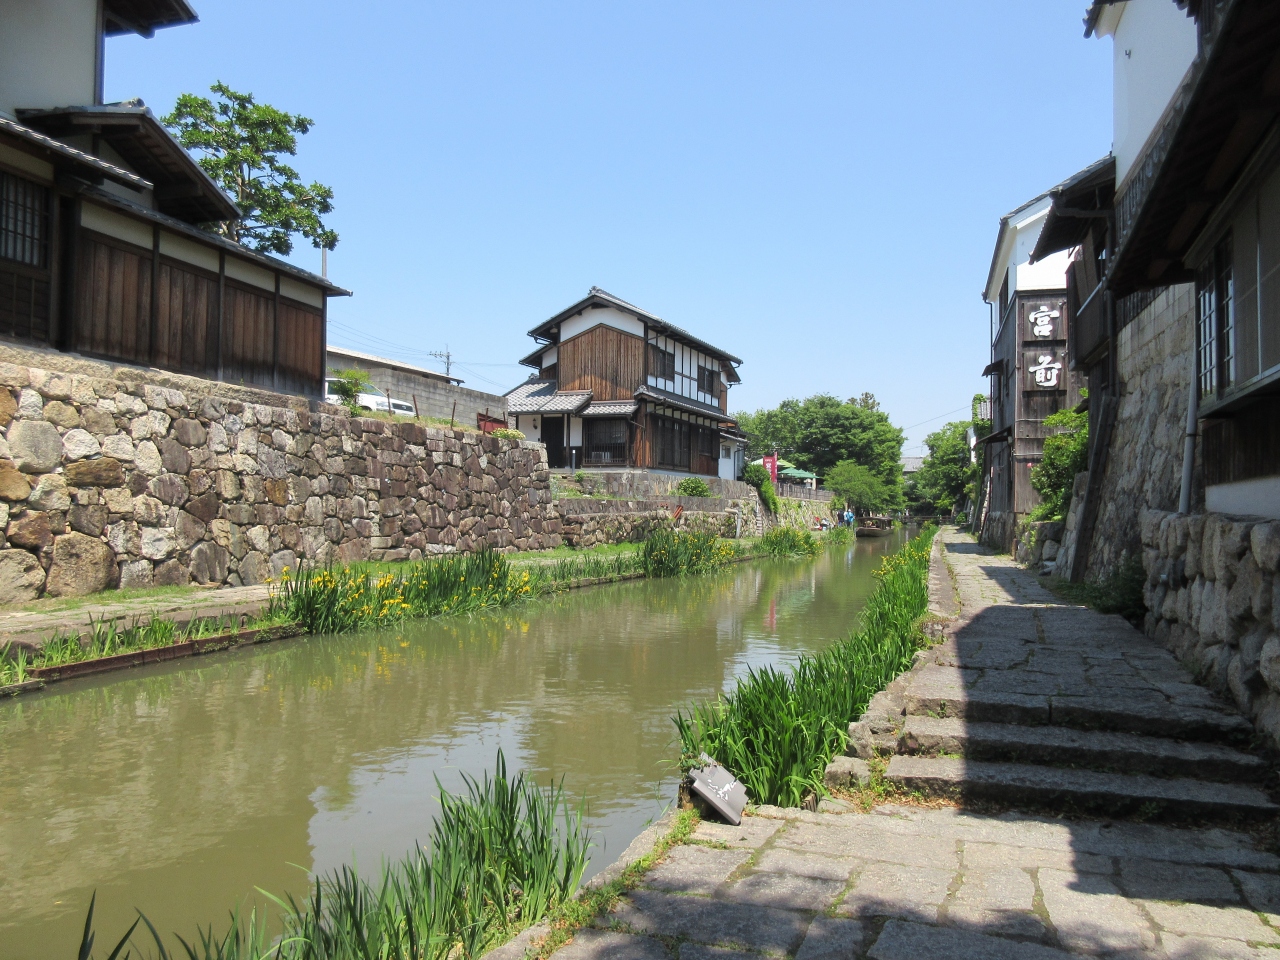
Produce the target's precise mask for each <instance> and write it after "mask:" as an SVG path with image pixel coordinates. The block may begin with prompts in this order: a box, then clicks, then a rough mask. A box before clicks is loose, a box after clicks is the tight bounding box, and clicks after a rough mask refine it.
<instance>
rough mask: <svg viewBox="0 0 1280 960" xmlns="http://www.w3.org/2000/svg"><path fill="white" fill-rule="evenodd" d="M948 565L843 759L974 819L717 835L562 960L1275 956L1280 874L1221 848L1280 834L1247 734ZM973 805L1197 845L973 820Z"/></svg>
mask: <svg viewBox="0 0 1280 960" xmlns="http://www.w3.org/2000/svg"><path fill="white" fill-rule="evenodd" d="M939 542H940V546H939V552H940V553H941V552H942V551H945V553H946V557H947V561H948V563H949V565H950V568H951V571H952V573H953V575H954V583H955V589H956V592H958V594H959V600H960V611H959V617H958V619H957V620H956V621H955V622H954V623H953V624H952V625H951V626H950V627H949V628H948V629H947V631H946V636H945V638H944V641H943V642H942V643H941V644H939V645H938V646H937V647H934V648H933V649H932V650H931V651H929V652H928V654H926V655H923V656H921V657H920V658H919V660H918V662H917V664H916V666H915V667H914V668H913V669H912V670H911V671H910V672H909V673H908V674H906V675H904V676H903V677H902V678H899V680H898V681H895V683H894V684H893V685H891V687H890V689H889V690H887V691H885V693H883V694H880V695H878V696H877V698H876V699H875V700H873V702H872V705H871V707H870V708H869V709H868V715H867V716H866V717H864V718H863V720H862V721H860V722H859V723H858V724H854V725H853V726H852V727H851V735H852V739H851V745H850V750H851V752H852V753H855V754H856V753H858V752H861V753H863V755H864V756H865V755H868V754H869V753H871V752H872V751H877V752H889V753H892V754H894V756H893V757H892V758H891V760H890V763H889V777H890V779H893V780H896V781H897V782H899V783H900V784H902V785H903V786H904V787H906V788H908V789H911V790H914V791H918V792H921V793H933V794H942V795H948V796H952V797H955V798H957V799H958V800H959V801H960V802H961V806H960V807H941V808H938V807H933V808H930V807H925V806H906V805H884V806H881V807H878V808H877V809H875V810H874V811H873V812H871V813H869V814H862V813H857V812H852V811H851V810H849V809H848V808H845V807H842V805H840V804H833V803H830V802H826V803H824V804H823V812H818V813H808V812H804V811H798V810H783V809H779V808H773V807H762V808H758V809H757V810H755V811H754V815H752V816H749V817H748V818H746V819H745V820H744V821H743V824H742V826H741V827H729V826H725V825H721V824H713V823H703V824H702V825H700V826H699V828H698V830H697V831H696V832H695V834H694V835H693V836H692V838H691V839H690V842H689V843H687V844H685V845H682V846H679V847H676V848H674V849H673V850H672V851H671V852H670V853H669V854H668V856H667V857H666V858H665V860H664V861H663V862H661V863H660V864H658V865H656V866H655V867H654V868H653V869H652V870H650V872H649V873H648V874H647V875H646V876H645V878H644V880H643V882H642V884H641V887H640V888H639V889H637V890H635V891H633V892H632V893H631V894H629V895H628V896H627V897H626V898H625V899H624V900H623V902H622V903H620V904H619V906H618V907H617V908H616V909H615V910H614V911H613V912H612V913H610V914H609V915H607V916H605V917H602V918H600V919H599V920H598V921H597V923H596V925H595V927H594V928H593V929H588V930H584V931H582V932H580V933H579V934H578V935H577V936H576V937H575V939H574V940H573V941H572V942H571V943H570V944H568V945H567V946H565V947H563V948H562V949H560V950H559V951H557V953H556V954H555V956H556V957H557V958H561V960H584V958H603V957H609V958H644V960H649V958H669V960H677V958H678V960H691V958H699V960H701V958H746V957H759V956H761V955H767V956H786V957H795V958H797V960H801V958H802V960H819V958H823V960H826V958H831V960H835V958H872V960H916V958H931V960H944V958H951V957H956V958H961V957H963V958H970V957H972V958H996V960H1003V958H1010V960H1013V958H1029V960H1049V958H1065V957H1069V956H1108V957H1134V958H1137V957H1143V958H1148V957H1149V958H1176V960H1184V958H1186V960H1189V958H1246V957H1248V958H1270V960H1276V958H1277V957H1280V859H1278V858H1277V857H1276V856H1275V855H1274V854H1272V853H1270V852H1268V851H1265V850H1262V849H1259V848H1258V847H1257V846H1256V844H1255V843H1254V841H1253V839H1252V838H1251V837H1250V835H1249V834H1247V833H1244V832H1241V831H1240V830H1236V829H1227V828H1226V827H1225V826H1221V825H1215V824H1227V823H1232V824H1238V823H1241V822H1243V821H1245V820H1257V819H1259V818H1263V819H1265V818H1271V817H1274V814H1275V807H1274V806H1273V805H1272V804H1271V801H1270V798H1269V797H1268V796H1267V794H1266V793H1265V791H1263V790H1262V789H1261V788H1260V787H1259V786H1258V785H1257V781H1259V780H1260V779H1261V777H1262V776H1263V775H1264V773H1265V772H1266V765H1265V764H1264V763H1263V762H1262V761H1261V760H1260V759H1259V758H1257V757H1255V756H1253V755H1252V754H1250V753H1248V752H1247V750H1242V749H1239V747H1240V746H1241V745H1242V744H1244V743H1245V742H1246V741H1247V739H1248V736H1249V733H1250V729H1249V727H1248V724H1247V723H1245V722H1244V721H1243V720H1242V719H1241V718H1240V717H1239V716H1237V715H1236V714H1235V713H1234V712H1232V711H1231V710H1230V709H1228V708H1227V707H1226V706H1225V705H1223V704H1222V703H1221V702H1219V701H1218V700H1216V699H1215V698H1214V697H1213V696H1212V695H1211V694H1209V693H1208V692H1207V691H1205V690H1204V689H1203V688H1201V687H1199V686H1197V685H1196V684H1194V683H1193V682H1192V681H1191V678H1190V677H1189V676H1188V675H1187V674H1186V673H1185V671H1183V670H1182V668H1181V667H1180V666H1179V665H1178V664H1177V663H1176V661H1174V660H1173V658H1172V657H1171V656H1170V655H1169V654H1168V653H1167V652H1166V651H1164V650H1163V649H1161V648H1159V647H1158V646H1156V645H1155V644H1153V643H1152V642H1151V641H1149V640H1148V639H1147V638H1146V637H1144V636H1143V635H1141V634H1140V633H1138V632H1137V631H1136V630H1134V629H1133V628H1132V627H1130V626H1129V625H1128V624H1127V623H1125V622H1124V621H1123V620H1120V619H1119V618H1118V617H1105V616H1102V615H1100V614H1096V613H1093V612H1091V611H1088V610H1085V609H1083V608H1080V607H1073V606H1069V605H1064V604H1061V603H1059V602H1058V601H1057V600H1055V598H1054V597H1053V596H1052V595H1051V594H1049V593H1048V591H1046V590H1045V589H1044V588H1043V587H1042V586H1041V585H1040V584H1039V583H1037V582H1036V580H1035V578H1034V577H1033V576H1032V575H1030V574H1028V573H1026V572H1025V571H1022V570H1021V569H1020V568H1018V567H1016V566H1015V565H1014V564H1013V562H1012V561H1010V560H1008V559H1007V558H1001V557H993V556H990V555H989V554H988V553H987V552H986V551H984V550H982V549H980V548H978V547H977V545H976V544H974V543H972V541H971V540H968V539H967V538H963V537H961V536H960V535H958V534H956V533H955V532H952V531H946V532H944V533H943V534H941V535H940V537H939ZM947 586H948V588H949V587H950V583H948V584H947ZM935 589H938V587H937V585H936V581H935ZM895 768H896V769H895ZM978 798H981V799H983V800H984V801H988V802H989V801H1003V802H1004V803H1005V804H1006V805H1008V806H1017V805H1019V804H1020V803H1023V802H1026V803H1029V804H1034V805H1035V807H1036V808H1037V809H1042V810H1043V809H1047V810H1050V811H1053V810H1054V809H1055V808H1056V809H1058V810H1062V811H1068V812H1070V813H1072V814H1079V813H1080V812H1081V811H1084V810H1093V811H1094V812H1095V813H1097V814H1098V815H1100V816H1106V815H1107V814H1108V812H1110V811H1117V812H1125V811H1128V812H1130V813H1137V814H1139V815H1140V816H1141V817H1145V818H1147V819H1151V818H1153V817H1165V818H1168V819H1170V820H1174V821H1177V820H1184V821H1185V820H1188V819H1192V820H1194V821H1196V822H1197V823H1198V824H1200V825H1198V826H1181V827H1180V826H1172V825H1167V824H1157V823H1149V822H1137V821H1135V820H1133V819H1130V820H1120V819H1114V820H1113V819H1091V818H1088V817H1085V816H1079V815H1076V816H1073V817H1071V818H1066V817H1061V816H1057V815H1055V814H1054V813H1053V812H1050V813H1045V814H1029V813H1013V812H1010V813H1003V814H999V815H987V814H982V813H978V812H973V811H971V810H970V811H966V810H965V809H963V804H964V802H965V801H967V800H970V799H978ZM1206 823H1207V824H1210V825H1209V826H1205V825H1203V824H1206ZM499 953H500V954H502V953H504V951H499ZM505 953H506V954H507V955H510V956H519V953H518V952H511V951H505Z"/></svg>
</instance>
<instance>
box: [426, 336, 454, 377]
mask: <svg viewBox="0 0 1280 960" xmlns="http://www.w3.org/2000/svg"><path fill="white" fill-rule="evenodd" d="M427 356H428V357H439V358H440V359H441V360H443V361H444V375H445V376H446V377H447V376H449V374H450V373H451V372H452V371H453V354H452V353H450V352H449V345H448V344H447V343H446V344H445V345H444V349H443V350H432V351H431V352H429V353H428V354H427Z"/></svg>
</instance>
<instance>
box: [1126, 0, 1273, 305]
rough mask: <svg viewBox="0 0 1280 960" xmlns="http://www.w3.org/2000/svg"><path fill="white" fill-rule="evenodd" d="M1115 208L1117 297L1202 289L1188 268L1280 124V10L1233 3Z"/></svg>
mask: <svg viewBox="0 0 1280 960" xmlns="http://www.w3.org/2000/svg"><path fill="white" fill-rule="evenodd" d="M1213 13H1214V17H1213V20H1212V22H1209V23H1206V22H1204V21H1201V22H1200V23H1199V27H1200V38H1201V51H1200V54H1199V56H1198V57H1197V59H1196V61H1195V63H1194V65H1193V67H1192V69H1191V71H1190V73H1189V76H1188V78H1187V80H1186V82H1185V83H1184V85H1183V87H1182V88H1181V89H1180V90H1179V91H1178V93H1177V94H1175V96H1174V98H1173V100H1172V101H1171V102H1170V105H1169V107H1168V108H1167V109H1166V112H1165V115H1164V117H1163V118H1162V120H1161V123H1160V124H1159V125H1158V126H1157V128H1156V130H1155V131H1154V132H1153V134H1152V138H1151V140H1150V141H1149V142H1148V144H1147V147H1146V149H1145V150H1144V151H1143V154H1142V155H1141V156H1140V157H1139V158H1138V160H1137V162H1136V163H1135V164H1134V165H1133V172H1132V173H1130V175H1129V176H1128V178H1127V180H1126V182H1125V183H1124V184H1123V185H1122V186H1121V189H1120V190H1119V191H1118V193H1117V196H1116V200H1115V209H1116V235H1117V239H1116V244H1115V251H1114V254H1113V258H1112V263H1111V266H1110V269H1109V272H1108V283H1109V285H1110V287H1111V289H1112V290H1113V292H1114V293H1115V294H1116V295H1117V296H1124V295H1126V294H1129V293H1132V292H1135V291H1137V290H1143V289H1150V288H1154V287H1163V286H1168V285H1169V284H1172V283H1183V282H1188V281H1190V280H1191V279H1193V275H1192V272H1191V269H1190V268H1189V266H1188V265H1187V264H1186V263H1185V262H1184V257H1185V256H1186V254H1187V252H1188V250H1189V249H1190V247H1191V245H1192V244H1193V243H1194V242H1195V240H1196V238H1197V236H1198V235H1199V233H1200V231H1201V230H1202V229H1203V228H1204V226H1205V224H1206V222H1207V221H1208V219H1209V217H1210V216H1211V215H1212V213H1213V211H1214V210H1215V209H1216V208H1217V207H1218V205H1219V204H1220V203H1221V202H1222V201H1223V200H1224V199H1225V197H1226V195H1227V194H1228V192H1229V191H1230V190H1231V188H1232V186H1233V185H1234V183H1235V182H1236V179H1237V177H1238V175H1239V173H1240V172H1241V170H1242V169H1243V168H1244V167H1245V165H1246V164H1247V163H1248V161H1249V159H1250V157H1251V156H1252V154H1253V152H1254V151H1255V150H1256V148H1257V147H1258V145H1259V144H1260V143H1261V142H1262V140H1263V138H1264V137H1265V136H1266V135H1267V132H1268V130H1270V129H1271V128H1272V127H1273V125H1274V124H1275V122H1276V118H1277V116H1280V4H1277V3H1274V2H1269V0H1225V3H1224V4H1223V5H1222V6H1221V7H1217V8H1214V10H1213Z"/></svg>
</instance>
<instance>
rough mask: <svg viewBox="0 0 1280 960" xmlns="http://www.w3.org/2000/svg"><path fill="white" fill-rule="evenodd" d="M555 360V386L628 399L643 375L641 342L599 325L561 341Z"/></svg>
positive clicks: (599, 397)
mask: <svg viewBox="0 0 1280 960" xmlns="http://www.w3.org/2000/svg"><path fill="white" fill-rule="evenodd" d="M556 363H557V368H558V374H559V376H558V385H559V389H561V390H590V391H591V393H592V398H593V399H595V400H630V399H631V398H632V397H633V396H634V395H635V392H636V390H637V389H639V387H640V384H641V383H642V382H643V378H644V341H643V340H642V339H641V338H640V337H637V336H633V335H632V334H629V333H624V332H623V331H621V330H617V329H615V328H613V327H609V326H605V325H604V324H600V325H599V326H595V327H592V328H591V329H590V330H587V331H586V332H585V333H580V334H578V335H577V336H576V337H572V338H570V339H568V340H566V341H564V342H563V343H561V344H560V347H559V355H558V357H557V361H556Z"/></svg>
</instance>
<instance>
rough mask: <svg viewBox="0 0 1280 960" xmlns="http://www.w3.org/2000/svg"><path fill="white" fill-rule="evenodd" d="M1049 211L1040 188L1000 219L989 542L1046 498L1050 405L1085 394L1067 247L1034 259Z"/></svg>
mask: <svg viewBox="0 0 1280 960" xmlns="http://www.w3.org/2000/svg"><path fill="white" fill-rule="evenodd" d="M1048 212H1049V195H1048V194H1047V193H1045V194H1041V195H1040V196H1038V197H1036V198H1035V199H1033V200H1030V201H1028V202H1027V203H1024V204H1023V205H1022V206H1020V207H1018V208H1017V209H1016V210H1013V211H1012V212H1010V213H1008V214H1006V215H1005V216H1004V217H1002V218H1001V220H1000V232H999V234H998V235H997V238H996V247H995V252H994V254H993V255H992V258H991V270H990V273H989V274H988V275H987V285H986V288H985V289H984V291H983V299H984V300H985V301H986V302H987V304H988V305H989V307H990V312H991V329H990V332H991V341H990V342H991V362H990V363H989V364H988V365H987V367H986V369H985V370H983V371H982V374H983V376H988V377H990V378H991V421H992V423H991V433H990V434H988V435H987V436H986V437H984V438H980V442H982V443H984V444H985V445H986V456H985V459H984V468H985V476H984V478H983V491H982V499H983V516H982V518H981V521H980V522H981V528H980V529H981V536H982V539H983V541H984V542H986V543H988V544H991V545H993V546H997V547H999V548H1001V549H1009V548H1010V547H1011V546H1012V543H1013V538H1014V534H1015V531H1016V528H1017V525H1018V523H1019V521H1021V520H1022V519H1024V518H1025V517H1026V515H1027V514H1028V513H1030V512H1031V510H1032V509H1034V508H1035V506H1036V505H1037V504H1038V503H1039V502H1040V498H1039V495H1038V494H1037V493H1036V491H1035V488H1034V487H1032V485H1031V468H1032V467H1034V466H1035V465H1036V464H1037V463H1039V462H1040V458H1041V455H1042V454H1043V452H1044V438H1045V437H1046V436H1047V435H1048V433H1049V432H1051V430H1052V428H1048V427H1045V426H1044V420H1045V418H1046V417H1048V416H1049V415H1050V414H1051V413H1054V412H1055V411H1057V410H1061V409H1062V408H1063V407H1067V406H1074V405H1075V404H1077V403H1078V402H1079V400H1080V391H1079V377H1078V375H1077V374H1075V373H1073V372H1072V371H1071V370H1069V363H1070V358H1069V351H1068V349H1067V334H1068V326H1067V318H1066V301H1065V294H1066V271H1067V254H1066V253H1059V254H1056V255H1055V256H1053V257H1050V258H1047V259H1045V260H1042V261H1040V262H1038V263H1035V264H1033V263H1031V262H1030V257H1031V252H1032V249H1033V248H1034V247H1035V243H1036V239H1037V238H1038V237H1039V235H1040V231H1041V228H1042V227H1043V226H1044V221H1045V216H1046V215H1047V213H1048Z"/></svg>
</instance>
